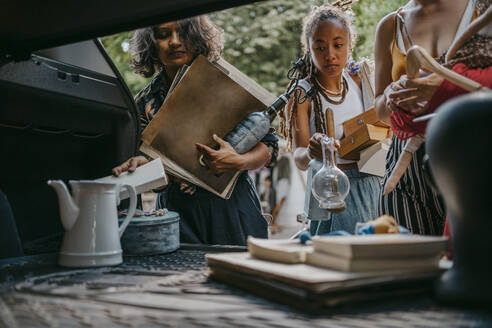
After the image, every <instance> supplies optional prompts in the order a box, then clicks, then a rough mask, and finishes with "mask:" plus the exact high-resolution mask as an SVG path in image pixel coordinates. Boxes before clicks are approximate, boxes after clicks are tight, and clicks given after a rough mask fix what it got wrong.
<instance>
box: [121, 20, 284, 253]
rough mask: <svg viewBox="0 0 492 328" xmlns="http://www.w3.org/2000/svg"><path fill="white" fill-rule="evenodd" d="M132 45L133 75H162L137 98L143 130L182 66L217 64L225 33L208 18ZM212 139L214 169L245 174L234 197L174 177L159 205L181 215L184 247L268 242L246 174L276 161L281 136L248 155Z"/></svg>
mask: <svg viewBox="0 0 492 328" xmlns="http://www.w3.org/2000/svg"><path fill="white" fill-rule="evenodd" d="M130 43H131V49H132V67H133V69H134V70H135V72H137V73H140V74H142V75H144V76H146V77H150V76H152V75H154V73H156V72H157V73H158V74H157V75H156V76H155V77H154V79H153V80H152V82H151V83H150V84H149V85H148V86H147V87H146V88H144V89H143V90H142V91H140V92H139V93H138V94H137V96H136V97H135V102H136V104H137V107H138V109H139V112H140V129H141V130H142V131H143V129H145V127H146V126H147V125H148V124H149V122H150V121H151V120H152V118H153V117H154V115H155V114H156V113H157V111H158V110H159V108H160V107H161V105H162V103H163V102H164V99H165V97H166V95H167V93H168V91H169V87H170V84H171V82H172V81H173V79H174V77H175V75H176V73H177V72H178V70H179V69H180V68H181V67H182V66H183V65H190V64H191V63H192V62H193V60H194V59H195V58H196V57H197V56H198V55H203V56H205V57H207V58H208V59H209V60H210V61H214V60H217V59H218V58H219V57H220V55H221V52H222V39H221V33H220V31H219V29H218V28H217V27H216V26H215V25H214V24H213V23H212V22H211V21H210V19H209V18H208V17H207V16H198V17H193V18H189V19H184V20H180V21H177V22H170V23H164V24H160V25H157V26H153V27H148V28H144V29H140V30H137V31H135V33H134V35H133V37H132V39H131V42H130ZM214 139H215V140H216V141H217V143H218V144H219V145H220V148H219V149H218V150H212V151H210V153H209V154H208V156H206V157H207V165H208V166H209V168H210V169H211V171H213V172H215V173H221V172H225V171H227V170H240V171H243V172H242V173H241V174H240V176H239V179H238V181H237V184H236V187H235V189H234V191H233V193H232V195H231V197H230V199H227V200H226V199H222V198H220V197H218V196H216V195H214V194H212V193H211V192H209V191H207V190H205V189H202V188H200V187H197V186H195V185H192V184H189V183H187V182H184V181H182V180H179V179H178V178H176V177H172V176H171V177H170V179H169V180H170V182H169V184H168V185H167V186H166V188H165V189H164V190H162V191H161V192H159V194H158V197H157V204H156V206H157V207H158V208H168V209H169V210H172V211H176V212H178V213H179V214H180V217H181V220H180V239H181V241H182V242H185V243H196V244H228V245H246V238H247V236H248V235H252V236H255V237H263V238H266V237H267V222H266V221H265V219H264V218H263V216H262V214H261V206H260V202H259V199H258V195H257V192H256V189H255V187H254V183H253V181H252V180H251V178H250V177H249V175H248V173H247V170H251V169H257V168H260V167H262V166H265V165H272V163H274V160H275V157H276V149H277V138H276V137H275V136H274V135H273V134H271V133H270V134H268V135H267V136H266V137H265V138H264V139H263V140H262V142H260V143H258V145H256V147H254V148H253V149H252V150H250V151H249V152H247V153H245V154H238V153H237V152H236V151H235V150H234V149H233V148H232V147H231V146H230V145H229V144H228V143H227V142H225V141H223V140H222V139H220V138H219V137H216V136H214ZM145 163H147V159H146V158H145V157H144V156H136V157H132V158H130V159H128V160H127V161H125V162H124V163H123V164H121V165H120V166H118V167H115V168H114V169H113V174H115V175H116V176H118V175H119V174H121V173H122V172H124V171H129V172H133V171H135V169H136V168H137V167H138V166H140V165H142V164H145Z"/></svg>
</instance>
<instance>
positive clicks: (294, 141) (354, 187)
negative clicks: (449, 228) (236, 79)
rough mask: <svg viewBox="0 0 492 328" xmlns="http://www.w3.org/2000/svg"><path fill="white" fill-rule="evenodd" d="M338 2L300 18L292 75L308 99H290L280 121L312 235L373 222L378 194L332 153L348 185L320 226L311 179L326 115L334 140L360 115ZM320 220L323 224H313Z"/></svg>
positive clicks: (321, 212)
mask: <svg viewBox="0 0 492 328" xmlns="http://www.w3.org/2000/svg"><path fill="white" fill-rule="evenodd" d="M340 3H341V1H338V2H336V3H335V4H333V5H330V4H324V5H322V6H320V7H316V8H314V9H313V10H312V11H311V13H310V14H309V15H308V16H307V17H306V18H305V20H304V24H303V32H302V35H301V43H302V46H303V52H304V60H305V63H306V65H305V67H304V69H303V71H302V72H299V71H298V72H297V76H296V78H299V86H300V87H301V88H302V89H304V91H307V90H309V89H310V88H312V89H313V90H314V94H313V95H312V96H311V97H310V98H309V99H307V100H306V101H304V102H302V101H299V100H300V99H299V98H301V99H302V97H303V93H298V94H296V95H295V96H294V97H293V98H292V99H291V101H290V102H289V104H288V105H287V106H286V108H285V117H283V118H282V121H281V129H282V132H283V134H284V136H285V137H286V138H287V140H288V143H289V147H292V146H293V147H292V148H293V149H294V160H295V163H296V165H297V167H298V168H299V169H301V170H308V187H307V190H306V200H305V203H304V212H305V215H306V217H307V218H308V219H310V220H311V232H312V233H313V234H315V233H316V234H321V233H327V232H330V231H333V230H345V231H348V232H351V233H353V232H354V230H355V225H356V223H357V222H363V221H368V220H371V219H374V218H375V217H376V213H377V202H378V195H379V193H380V189H381V186H380V179H379V178H378V177H377V176H373V175H369V174H365V173H361V172H359V170H358V167H357V163H356V162H355V161H351V160H345V159H341V158H340V157H339V156H338V154H337V163H338V167H339V168H340V169H341V170H343V171H344V172H345V174H346V175H347V176H348V177H349V180H350V193H349V194H348V196H347V198H346V199H345V202H346V205H347V208H346V210H345V211H343V212H341V213H336V214H335V213H333V214H332V217H331V220H328V221H326V219H327V218H328V217H329V215H330V214H329V212H328V210H326V209H321V208H320V207H319V204H318V202H317V200H316V199H315V198H314V197H313V196H312V193H311V186H310V185H311V183H310V182H311V178H312V177H313V176H314V174H316V172H317V171H318V170H319V169H320V168H321V166H322V162H321V160H322V151H321V144H320V140H321V137H322V136H323V135H324V134H327V131H328V130H329V129H330V128H329V127H327V119H326V115H327V113H330V112H332V113H333V121H334V124H333V127H334V137H335V139H341V138H342V137H343V126H342V124H343V122H345V121H347V120H349V119H351V118H353V117H354V116H357V115H359V114H361V113H362V112H364V110H365V108H364V105H363V98H362V91H361V83H362V81H361V77H360V74H359V70H358V65H357V64H350V65H347V62H348V59H349V57H350V52H351V49H352V45H353V44H354V43H355V34H354V32H353V30H352V26H351V21H350V18H349V17H348V16H347V15H346V14H345V12H346V10H347V9H348V8H347V6H348V5H349V4H350V1H345V2H344V3H343V4H340ZM290 87H291V86H289V88H288V89H290ZM330 121H331V120H330ZM330 130H331V129H330ZM320 219H321V220H323V219H324V220H325V221H319V222H315V221H318V220H320Z"/></svg>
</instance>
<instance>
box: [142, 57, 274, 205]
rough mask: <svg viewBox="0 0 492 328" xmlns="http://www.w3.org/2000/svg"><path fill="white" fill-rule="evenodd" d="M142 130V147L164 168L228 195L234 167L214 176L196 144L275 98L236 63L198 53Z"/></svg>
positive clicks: (221, 133) (212, 144) (220, 133)
mask: <svg viewBox="0 0 492 328" xmlns="http://www.w3.org/2000/svg"><path fill="white" fill-rule="evenodd" d="M173 85H175V88H174V89H173V90H172V91H171V93H170V94H169V95H168V97H167V98H166V100H165V102H164V103H163V105H162V107H161V108H160V109H159V111H158V113H157V114H156V115H155V117H154V118H153V119H152V121H151V122H150V123H149V125H148V126H147V128H146V129H145V130H144V132H143V134H142V141H143V143H142V146H141V148H140V150H141V151H142V152H143V153H145V154H147V155H149V156H150V157H152V158H157V157H160V158H161V160H162V163H163V165H164V167H165V168H166V170H167V171H168V173H170V174H172V175H174V176H177V177H179V178H182V179H184V180H186V181H189V182H191V183H193V184H195V185H198V186H200V187H202V188H204V189H206V190H208V191H210V192H212V193H214V194H216V195H218V196H219V197H222V198H224V199H228V198H229V197H230V195H231V193H232V191H233V188H234V186H235V184H236V181H237V178H238V176H239V173H240V172H238V171H235V172H226V173H224V174H221V175H218V176H217V175H214V174H211V173H210V172H209V171H208V168H206V167H204V166H202V165H201V164H200V162H199V158H200V155H201V153H200V152H199V151H198V150H197V149H196V146H195V144H196V143H201V144H205V145H207V146H209V147H215V146H217V145H216V142H215V141H214V140H213V138H212V135H213V134H216V135H217V136H219V137H221V138H224V137H225V135H226V134H227V133H228V132H229V131H230V130H232V129H233V128H234V127H235V126H236V125H237V124H238V123H239V122H241V121H242V120H243V119H244V118H246V117H247V116H248V114H250V113H252V112H256V111H262V110H264V109H265V108H266V107H268V106H269V105H270V104H271V103H273V101H274V100H275V97H274V96H273V95H271V94H270V93H269V92H267V91H266V90H265V89H264V88H262V87H261V86H260V85H259V84H257V83H256V82H254V81H253V80H251V79H250V78H248V77H247V76H246V75H244V74H243V73H241V72H240V71H239V70H237V69H236V68H235V67H234V66H232V65H231V64H229V63H228V62H226V61H225V60H224V59H220V60H219V61H217V62H216V63H211V62H209V61H208V60H207V59H206V58H205V57H203V56H199V57H197V58H196V59H195V60H194V61H193V63H192V64H191V66H190V67H189V68H188V69H187V70H186V72H184V74H182V77H181V79H180V80H179V82H173Z"/></svg>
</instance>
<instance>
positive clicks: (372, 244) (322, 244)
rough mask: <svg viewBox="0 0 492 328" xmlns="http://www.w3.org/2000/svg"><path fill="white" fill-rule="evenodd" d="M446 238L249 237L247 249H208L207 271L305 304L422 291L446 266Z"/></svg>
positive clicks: (319, 305)
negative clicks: (305, 242) (307, 242)
mask: <svg viewBox="0 0 492 328" xmlns="http://www.w3.org/2000/svg"><path fill="white" fill-rule="evenodd" d="M446 242H447V241H446V239H445V238H442V237H428V236H415V235H398V234H394V235H372V236H336V237H335V236H334V237H317V238H315V239H314V240H313V245H312V246H307V245H302V244H300V243H299V241H298V240H266V239H256V238H249V239H248V252H244V253H224V254H208V255H207V257H206V258H207V264H208V266H209V268H210V273H211V277H212V278H213V279H216V280H218V281H220V282H224V283H227V284H231V285H234V286H237V287H239V288H242V289H245V290H248V291H250V292H252V293H254V294H257V295H259V296H262V297H265V298H268V299H272V300H274V301H277V302H280V303H284V304H288V305H292V306H294V307H298V306H301V307H302V308H303V309H304V310H306V309H309V310H315V309H317V308H322V307H327V306H328V307H329V306H335V305H340V304H345V303H351V302H355V301H366V300H372V299H377V298H382V297H388V296H400V295H403V294H405V295H407V294H415V293H422V292H424V291H428V290H429V289H430V288H431V287H432V282H433V280H434V279H435V278H436V277H438V276H439V275H440V274H441V273H442V272H443V270H444V269H446V268H447V266H449V263H448V262H442V261H441V262H440V261H439V256H440V254H441V252H443V251H444V250H445V248H446Z"/></svg>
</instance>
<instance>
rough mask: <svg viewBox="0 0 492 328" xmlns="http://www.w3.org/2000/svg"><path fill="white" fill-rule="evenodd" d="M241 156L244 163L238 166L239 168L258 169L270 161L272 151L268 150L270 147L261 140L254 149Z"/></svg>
mask: <svg viewBox="0 0 492 328" xmlns="http://www.w3.org/2000/svg"><path fill="white" fill-rule="evenodd" d="M241 157H242V163H241V165H240V166H239V167H238V169H239V170H241V171H245V170H256V169H259V168H260V167H263V166H265V165H266V164H267V163H268V161H269V159H270V153H269V152H268V147H267V146H266V145H265V144H264V143H263V142H259V143H258V144H257V145H256V146H255V147H254V148H253V149H251V150H250V151H248V152H247V153H244V154H242V155H241Z"/></svg>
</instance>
